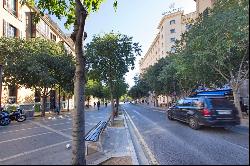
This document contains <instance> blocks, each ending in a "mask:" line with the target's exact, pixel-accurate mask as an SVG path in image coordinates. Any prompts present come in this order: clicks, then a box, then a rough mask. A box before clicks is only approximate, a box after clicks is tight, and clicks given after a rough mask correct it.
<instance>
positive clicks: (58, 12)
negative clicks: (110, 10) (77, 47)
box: [21, 0, 118, 28]
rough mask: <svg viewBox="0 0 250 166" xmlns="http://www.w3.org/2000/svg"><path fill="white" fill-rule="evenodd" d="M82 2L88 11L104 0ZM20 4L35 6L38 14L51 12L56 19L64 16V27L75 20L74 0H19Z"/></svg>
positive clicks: (115, 6) (115, 5) (84, 0)
mask: <svg viewBox="0 0 250 166" xmlns="http://www.w3.org/2000/svg"><path fill="white" fill-rule="evenodd" d="M79 1H81V3H82V4H83V7H84V8H85V9H86V10H87V11H88V13H91V12H95V11H97V10H98V9H99V8H100V5H101V4H102V3H103V2H104V0H79ZM21 3H22V4H25V3H27V4H29V5H30V6H33V7H37V8H38V9H39V10H40V11H41V13H40V14H45V13H46V14H52V15H55V16H56V17H57V18H58V19H61V18H62V17H64V18H66V22H65V23H64V25H65V27H66V28H69V27H70V25H72V24H74V22H75V20H76V15H75V7H76V4H75V0H21ZM117 5H118V3H117V0H114V3H113V7H114V9H115V10H116V9H117Z"/></svg>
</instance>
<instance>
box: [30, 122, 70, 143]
mask: <svg viewBox="0 0 250 166" xmlns="http://www.w3.org/2000/svg"><path fill="white" fill-rule="evenodd" d="M32 123H34V124H36V125H38V126H40V127H43V128H46V129H48V130H50V131H53V132H54V133H57V134H59V135H62V136H64V137H66V138H69V139H72V136H71V135H68V134H65V133H63V132H61V131H58V130H55V129H52V128H51V127H48V126H46V125H43V124H41V123H39V122H32Z"/></svg>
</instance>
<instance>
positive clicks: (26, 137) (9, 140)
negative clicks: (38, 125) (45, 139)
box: [0, 132, 53, 144]
mask: <svg viewBox="0 0 250 166" xmlns="http://www.w3.org/2000/svg"><path fill="white" fill-rule="evenodd" d="M50 133H53V132H46V133H41V134H35V135H30V136H26V137H20V138H15V139H10V140H6V141H1V142H0V144H1V143H6V142H11V141H16V140H21V139H26V138H31V137H36V136H40V135H45V134H50Z"/></svg>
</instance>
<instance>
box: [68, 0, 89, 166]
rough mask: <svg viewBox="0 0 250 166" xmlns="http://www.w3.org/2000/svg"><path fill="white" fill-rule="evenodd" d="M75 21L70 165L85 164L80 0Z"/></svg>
mask: <svg viewBox="0 0 250 166" xmlns="http://www.w3.org/2000/svg"><path fill="white" fill-rule="evenodd" d="M75 3H76V5H75V6H76V7H75V15H76V21H75V24H74V32H73V33H72V34H71V38H72V40H73V41H74V43H75V59H76V70H75V78H74V111H73V127H72V165H86V159H85V139H84V135H85V119H84V118H85V117H84V105H85V99H84V97H85V96H84V94H85V89H84V88H85V57H84V54H83V37H84V36H83V33H84V26H85V20H86V17H87V11H86V10H85V8H84V7H83V5H82V3H81V1H80V0H75Z"/></svg>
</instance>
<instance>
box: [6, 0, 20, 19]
mask: <svg viewBox="0 0 250 166" xmlns="http://www.w3.org/2000/svg"><path fill="white" fill-rule="evenodd" d="M3 7H4V8H5V9H6V10H8V11H9V12H10V13H12V14H14V15H15V16H16V15H17V0H3Z"/></svg>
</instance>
